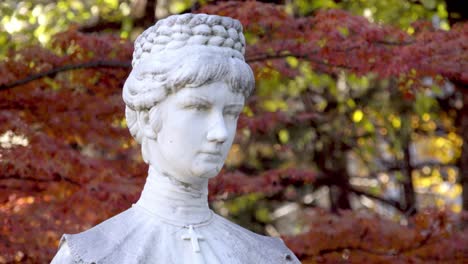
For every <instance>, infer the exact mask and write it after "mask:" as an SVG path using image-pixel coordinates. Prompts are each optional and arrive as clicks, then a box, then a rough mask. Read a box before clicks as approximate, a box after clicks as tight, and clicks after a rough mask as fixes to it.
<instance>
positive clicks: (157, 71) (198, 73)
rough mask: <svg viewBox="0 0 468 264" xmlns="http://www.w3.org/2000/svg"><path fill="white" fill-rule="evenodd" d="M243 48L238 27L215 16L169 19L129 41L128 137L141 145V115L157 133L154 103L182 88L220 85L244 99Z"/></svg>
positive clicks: (249, 78) (247, 76) (247, 89)
mask: <svg viewBox="0 0 468 264" xmlns="http://www.w3.org/2000/svg"><path fill="white" fill-rule="evenodd" d="M244 46H245V39H244V36H243V35H242V26H241V24H240V22H239V21H237V20H234V19H231V18H227V17H220V16H212V15H205V14H184V15H176V16H170V17H168V18H166V19H163V20H160V21H158V22H157V23H156V25H154V26H153V27H150V28H148V29H147V30H146V31H145V32H143V33H142V34H141V35H140V36H139V37H138V38H137V40H136V41H135V51H134V54H133V61H132V65H133V70H132V72H131V73H130V75H129V77H128V79H127V80H126V82H125V85H124V88H123V99H124V102H125V104H126V109H125V115H126V119H127V125H128V128H129V130H130V133H131V134H132V136H133V137H134V138H135V139H136V140H137V141H138V142H139V143H142V140H143V138H144V136H145V135H144V134H143V129H142V128H141V127H140V122H138V119H139V118H142V117H141V115H142V112H147V113H148V114H149V116H148V115H146V118H149V120H151V127H152V129H153V130H154V131H156V132H157V131H159V129H160V127H161V125H162V124H161V121H160V119H159V116H160V115H159V111H158V107H157V106H158V103H160V102H161V101H163V100H164V99H165V98H166V97H167V96H168V95H170V94H172V93H176V92H177V91H178V90H180V89H182V88H184V87H199V86H202V85H205V84H209V83H212V82H217V81H223V82H226V83H227V84H228V85H229V87H230V88H231V90H232V91H233V92H236V93H242V94H243V95H244V97H245V98H247V97H248V96H249V95H250V93H251V92H252V90H253V88H254V85H255V84H254V77H253V73H252V70H251V68H250V67H249V65H248V64H247V63H245V61H244V56H243V54H244V51H245V48H244Z"/></svg>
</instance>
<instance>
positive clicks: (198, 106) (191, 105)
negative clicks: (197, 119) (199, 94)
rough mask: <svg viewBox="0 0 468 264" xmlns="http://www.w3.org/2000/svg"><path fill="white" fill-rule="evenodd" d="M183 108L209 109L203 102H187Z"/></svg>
mask: <svg viewBox="0 0 468 264" xmlns="http://www.w3.org/2000/svg"><path fill="white" fill-rule="evenodd" d="M184 108H185V109H189V110H196V111H206V110H209V109H210V106H209V105H207V104H203V103H188V104H186V105H185V106H184Z"/></svg>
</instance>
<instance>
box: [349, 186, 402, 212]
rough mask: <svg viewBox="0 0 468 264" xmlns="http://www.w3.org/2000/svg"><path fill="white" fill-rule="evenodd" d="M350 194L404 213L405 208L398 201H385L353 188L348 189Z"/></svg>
mask: <svg viewBox="0 0 468 264" xmlns="http://www.w3.org/2000/svg"><path fill="white" fill-rule="evenodd" d="M349 190H350V191H351V192H353V193H355V194H357V195H363V196H367V197H369V198H371V199H374V200H377V201H379V202H381V203H384V204H387V205H390V206H392V207H394V208H396V209H398V210H399V211H401V212H406V208H404V207H403V206H402V205H401V203H400V202H399V201H395V200H389V199H385V198H383V197H380V196H377V195H374V194H371V193H368V192H365V191H363V190H359V189H357V188H355V187H352V186H351V187H350V189H349Z"/></svg>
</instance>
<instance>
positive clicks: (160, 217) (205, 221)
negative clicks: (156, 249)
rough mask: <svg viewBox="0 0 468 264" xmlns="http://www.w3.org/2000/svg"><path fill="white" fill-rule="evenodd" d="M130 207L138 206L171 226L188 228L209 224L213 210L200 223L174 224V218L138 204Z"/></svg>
mask: <svg viewBox="0 0 468 264" xmlns="http://www.w3.org/2000/svg"><path fill="white" fill-rule="evenodd" d="M132 207H135V208H140V209H142V210H143V211H144V212H146V213H147V214H149V215H151V216H153V217H156V218H158V219H159V220H160V221H161V222H164V223H166V224H168V225H172V226H176V227H180V228H187V229H188V228H189V227H190V226H191V227H193V228H196V227H202V226H206V225H209V224H210V223H211V222H212V221H213V218H214V217H213V215H214V213H213V211H212V210H210V216H209V218H208V219H206V220H204V221H202V222H200V223H197V224H176V223H174V220H171V219H168V218H166V217H164V216H162V215H159V214H156V213H154V212H151V211H150V210H148V209H146V208H144V207H143V206H141V205H139V204H133V205H132Z"/></svg>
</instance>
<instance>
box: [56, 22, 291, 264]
mask: <svg viewBox="0 0 468 264" xmlns="http://www.w3.org/2000/svg"><path fill="white" fill-rule="evenodd" d="M244 50H245V40H244V36H243V34H242V26H241V24H240V23H239V21H237V20H234V19H231V18H227V17H220V16H213V15H205V14H184V15H177V16H171V17H168V18H166V19H163V20H160V21H158V22H157V23H156V25H155V26H153V27H150V28H149V29H147V30H146V31H145V32H143V34H142V35H141V36H140V37H139V38H138V39H137V40H136V42H135V52H134V56H133V62H132V65H133V70H132V72H131V73H130V76H129V77H128V79H127V81H126V83H125V85H124V89H123V99H124V101H125V104H126V118H127V124H128V127H129V129H130V132H131V134H132V136H133V137H134V138H135V139H136V140H137V141H138V142H139V143H140V144H141V148H142V156H143V159H144V160H145V162H146V163H148V164H149V172H148V178H147V181H146V184H145V187H144V190H143V192H142V194H141V197H140V199H139V200H138V202H137V203H136V204H134V205H133V206H132V207H131V208H130V209H128V210H126V211H124V212H122V213H120V214H118V215H117V216H114V217H112V218H111V219H108V220H107V221H105V222H103V223H101V224H99V225H97V226H95V227H93V228H91V229H90V230H87V231H85V232H83V233H79V234H75V235H64V236H63V238H62V241H61V244H60V249H59V252H58V253H57V255H56V256H55V257H54V259H53V260H52V263H54V264H59V263H60V264H63V263H112V264H114V263H124V264H132V263H164V264H169V263H174V264H178V263H181V264H185V263H207V264H211V263H213V264H214V263H216V264H217V263H228V264H229V263H252V264H259V263H299V261H298V259H297V258H296V257H295V256H294V254H293V253H292V252H291V251H290V250H289V249H288V248H287V247H286V246H285V245H284V243H283V242H282V241H281V240H280V239H278V238H271V237H265V236H261V235H258V234H255V233H253V232H250V231H248V230H247V229H244V228H242V227H240V226H238V225H236V224H234V223H231V222H229V221H227V220H226V219H224V218H222V217H221V216H218V215H216V214H215V213H213V211H212V210H211V209H210V208H209V207H208V201H207V196H208V180H209V179H210V178H212V177H215V176H216V175H217V174H218V173H219V171H220V170H221V168H222V166H223V164H224V160H225V159H226V156H227V153H228V151H229V149H230V147H231V144H232V141H233V138H234V135H235V131H236V124H237V118H238V116H239V114H240V112H241V111H242V108H243V106H244V101H245V98H246V97H247V96H249V94H250V93H251V91H252V90H253V87H254V78H253V73H252V70H251V69H250V67H249V66H248V65H247V64H246V63H245V61H244Z"/></svg>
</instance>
